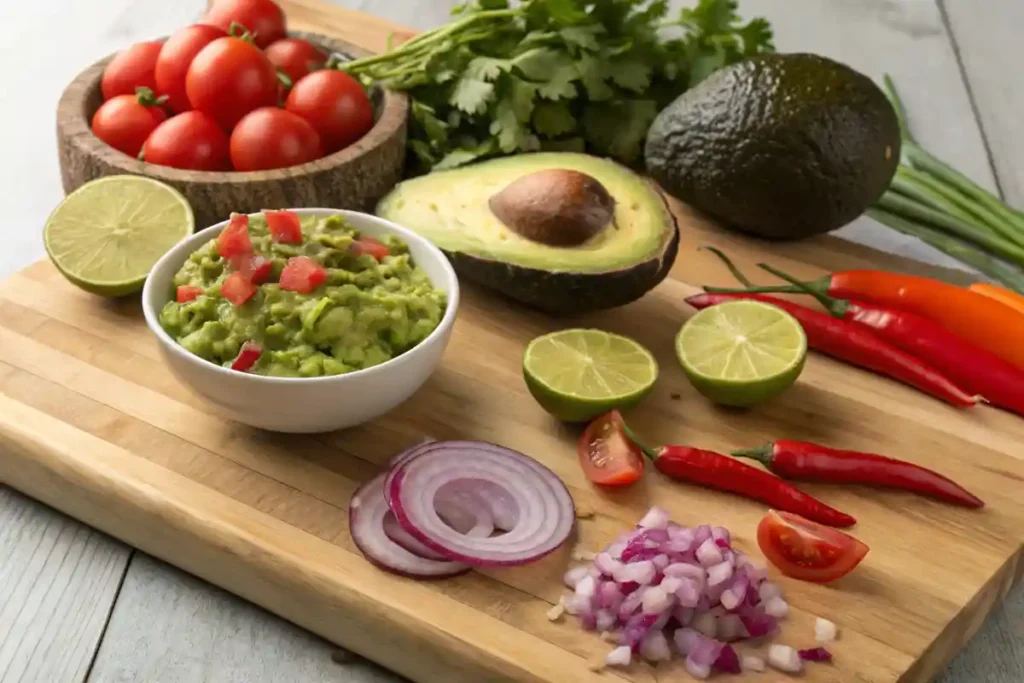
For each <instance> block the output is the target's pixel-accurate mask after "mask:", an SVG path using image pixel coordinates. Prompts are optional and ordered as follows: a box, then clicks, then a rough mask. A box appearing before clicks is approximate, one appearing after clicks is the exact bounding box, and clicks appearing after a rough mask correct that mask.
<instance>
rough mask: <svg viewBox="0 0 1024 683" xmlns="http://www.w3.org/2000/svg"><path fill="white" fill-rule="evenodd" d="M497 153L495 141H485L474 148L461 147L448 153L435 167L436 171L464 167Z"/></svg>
mask: <svg viewBox="0 0 1024 683" xmlns="http://www.w3.org/2000/svg"><path fill="white" fill-rule="evenodd" d="M497 151H498V149H497V145H496V144H495V142H494V140H485V141H484V142H481V143H480V144H478V145H474V146H472V147H459V148H457V149H453V150H452V151H451V152H448V154H446V155H445V156H444V158H443V159H441V160H440V161H438V162H437V163H436V164H435V165H434V170H437V171H443V170H445V169H448V168H455V167H457V166H462V165H463V164H468V163H469V162H471V161H475V160H476V159H479V158H480V157H485V156H487V155H489V154H494V153H495V152H497Z"/></svg>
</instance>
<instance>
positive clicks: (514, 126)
mask: <svg viewBox="0 0 1024 683" xmlns="http://www.w3.org/2000/svg"><path fill="white" fill-rule="evenodd" d="M490 131H491V135H496V136H498V146H499V147H500V148H501V151H503V152H506V153H511V152H515V151H516V150H517V149H519V148H520V147H521V146H522V145H523V143H524V142H525V140H526V131H525V130H524V129H523V126H522V124H520V123H519V118H518V117H517V116H516V110H515V109H514V108H513V107H512V103H511V101H509V100H508V99H504V100H501V101H500V102H498V105H497V106H496V107H495V108H494V121H492V122H491V127H490Z"/></svg>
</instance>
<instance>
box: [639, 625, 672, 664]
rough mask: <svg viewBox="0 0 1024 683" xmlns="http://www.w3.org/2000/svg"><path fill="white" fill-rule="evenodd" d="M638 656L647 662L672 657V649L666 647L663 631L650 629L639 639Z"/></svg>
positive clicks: (666, 642) (662, 660) (665, 660)
mask: <svg viewBox="0 0 1024 683" xmlns="http://www.w3.org/2000/svg"><path fill="white" fill-rule="evenodd" d="M640 656H641V657H643V658H644V659H646V660H647V661H648V662H667V661H668V660H670V659H672V650H670V649H669V647H668V639H667V638H665V633H664V631H661V630H651V631H650V632H648V634H647V635H646V636H644V639H643V640H642V641H640Z"/></svg>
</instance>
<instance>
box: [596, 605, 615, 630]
mask: <svg viewBox="0 0 1024 683" xmlns="http://www.w3.org/2000/svg"><path fill="white" fill-rule="evenodd" d="M594 620H595V624H594V625H595V626H596V627H597V630H598V631H609V630H611V629H612V628H614V627H615V625H616V624H617V623H618V621H619V617H618V615H617V614H615V611H614V610H611V609H599V610H597V614H595V618H594Z"/></svg>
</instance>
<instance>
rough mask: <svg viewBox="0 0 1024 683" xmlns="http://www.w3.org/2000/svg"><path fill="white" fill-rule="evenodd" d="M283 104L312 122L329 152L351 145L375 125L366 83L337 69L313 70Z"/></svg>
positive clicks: (325, 150) (287, 108) (294, 86)
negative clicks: (360, 82)
mask: <svg viewBox="0 0 1024 683" xmlns="http://www.w3.org/2000/svg"><path fill="white" fill-rule="evenodd" d="M284 108H285V109H286V110H288V111H290V112H292V113H294V114H298V115H299V116H301V117H302V118H304V119H306V120H307V121H309V122H310V123H311V124H313V128H315V129H316V131H317V132H318V133H319V134H320V141H321V142H322V143H323V146H324V152H325V153H327V154H333V153H334V152H337V151H338V150H339V149H342V148H344V147H348V146H349V145H351V144H352V143H353V142H355V141H356V140H358V139H359V138H361V137H363V136H364V135H366V133H367V132H368V131H369V130H370V129H371V128H373V105H372V104H370V98H369V97H367V96H366V92H365V91H364V90H363V86H361V85H360V84H359V81H357V80H356V79H354V78H352V77H351V76H349V75H348V74H347V73H344V72H341V71H335V70H334V69H322V70H320V71H314V72H313V73H311V74H309V75H308V76H305V77H304V78H302V79H301V80H300V81H298V82H297V83H295V85H293V86H292V89H291V92H289V93H288V99H287V100H286V101H285V104H284Z"/></svg>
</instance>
